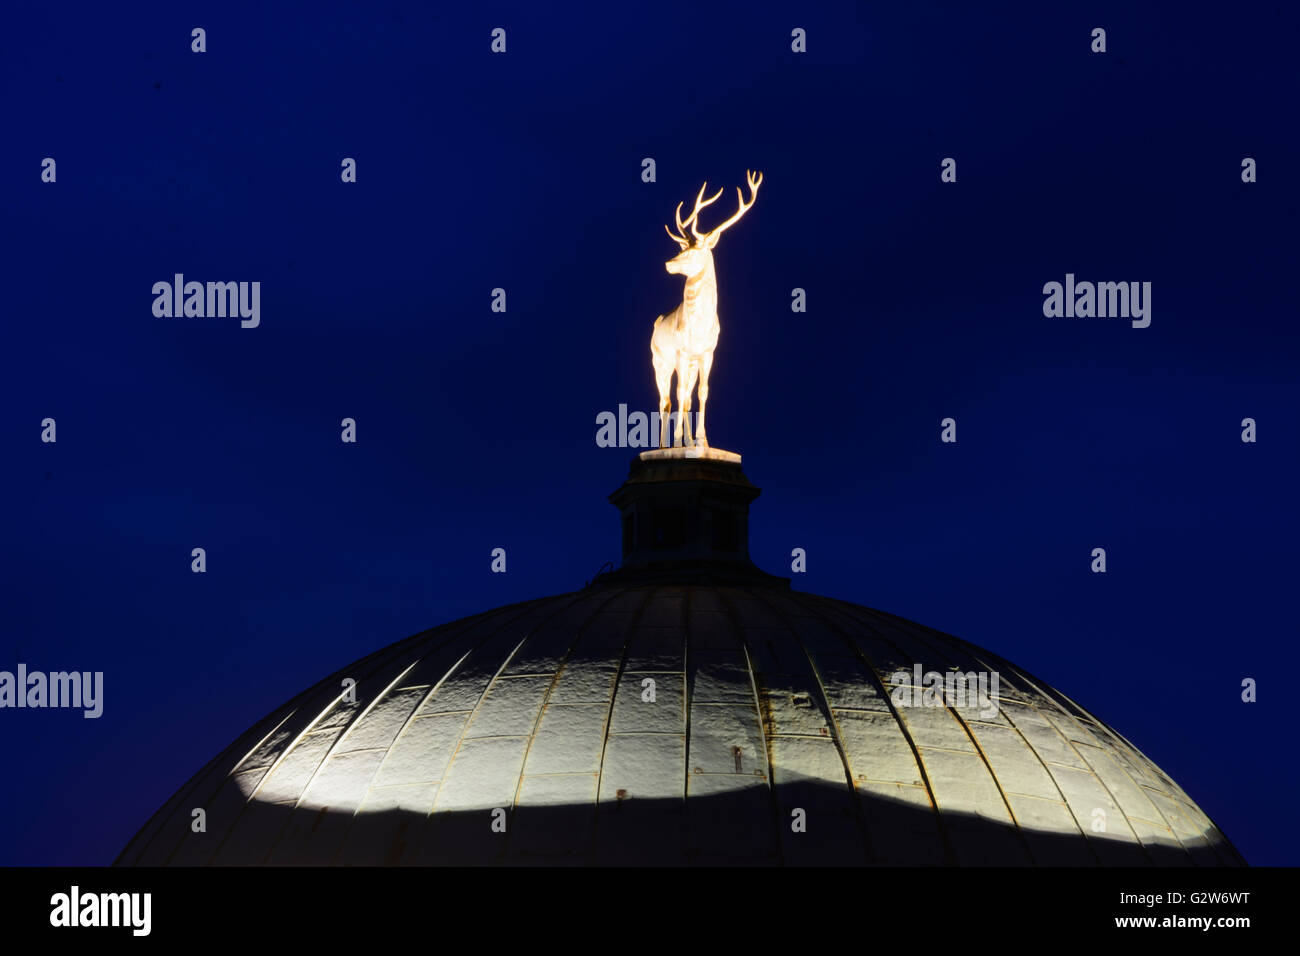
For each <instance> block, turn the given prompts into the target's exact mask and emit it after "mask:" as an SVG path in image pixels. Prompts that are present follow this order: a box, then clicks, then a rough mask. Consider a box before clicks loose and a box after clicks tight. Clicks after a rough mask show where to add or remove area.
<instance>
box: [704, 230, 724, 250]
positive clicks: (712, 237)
mask: <svg viewBox="0 0 1300 956" xmlns="http://www.w3.org/2000/svg"><path fill="white" fill-rule="evenodd" d="M721 238H722V233H720V232H711V233H709V234H708V235H707V236H705V237H704V242H703V243H701V245H703V246H704V248H705V249H713V248H714V247H715V246H717V244H718V240H719V239H721Z"/></svg>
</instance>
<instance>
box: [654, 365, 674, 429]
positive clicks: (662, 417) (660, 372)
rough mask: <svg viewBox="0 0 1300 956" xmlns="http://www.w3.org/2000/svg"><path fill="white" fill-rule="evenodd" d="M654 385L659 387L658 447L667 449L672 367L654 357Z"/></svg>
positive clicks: (671, 401)
mask: <svg viewBox="0 0 1300 956" xmlns="http://www.w3.org/2000/svg"><path fill="white" fill-rule="evenodd" d="M654 366H655V385H657V386H658V387H659V447H660V448H667V447H668V418H669V412H670V411H671V410H672V407H673V397H672V384H673V367H672V365H671V364H669V363H668V361H667V360H666V359H661V358H660V357H659V356H658V355H657V354H656V355H655V356H654Z"/></svg>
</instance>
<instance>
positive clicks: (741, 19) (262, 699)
mask: <svg viewBox="0 0 1300 956" xmlns="http://www.w3.org/2000/svg"><path fill="white" fill-rule="evenodd" d="M469 6H470V7H473V6H475V5H469ZM1132 6H1133V5H1132V4H1129V3H1100V4H1083V3H1059V2H1054V3H1042V4H1036V5H1033V6H1026V7H1024V8H1023V9H1021V10H1020V11H1019V12H1014V11H1011V10H1006V9H1001V8H986V7H985V6H984V5H972V4H952V5H944V6H942V7H936V6H933V5H925V7H924V8H920V7H918V6H917V5H913V4H898V5H876V4H872V5H868V4H851V3H838V4H816V5H814V6H813V7H809V6H807V5H804V4H796V3H782V4H772V3H751V4H734V5H730V4H729V5H725V6H714V5H710V6H709V8H708V9H700V8H699V7H698V6H697V5H696V4H689V3H687V4H676V5H674V4H665V3H663V2H658V3H654V4H635V5H615V6H607V7H606V8H605V9H603V10H601V11H600V12H593V11H591V10H588V11H584V12H565V11H562V10H556V9H554V5H552V4H514V5H505V4H499V3H493V4H489V5H486V6H484V7H482V8H478V9H464V8H457V9H447V8H446V7H445V5H442V4H403V5H395V4H387V3H354V4H339V3H312V4H304V5H302V6H301V7H298V8H290V7H287V6H284V5H274V9H272V8H271V6H270V5H265V4H249V5H238V4H232V3H224V2H223V3H220V4H198V5H187V4H177V3H154V4H132V5H129V6H128V7H121V6H118V5H100V4H97V5H93V6H92V5H79V4H72V5H67V4H57V5H54V6H50V5H36V4H22V5H19V6H16V7H14V8H13V9H12V10H10V11H8V12H7V13H6V16H5V20H6V21H7V22H6V24H5V26H6V29H5V30H4V31H3V32H2V33H0V75H2V76H3V102H4V105H5V118H4V128H5V136H4V148H3V149H2V150H0V183H2V184H3V187H2V188H0V202H2V203H3V210H4V224H5V230H4V232H5V243H4V244H5V249H4V257H3V261H4V263H5V267H6V268H5V270H4V273H5V274H4V309H3V314H4V317H5V321H4V329H5V335H6V341H5V347H4V349H3V354H4V356H5V362H4V374H3V376H2V379H3V381H2V382H0V390H2V392H3V406H2V412H3V414H0V447H2V448H3V449H4V452H5V454H4V468H3V481H4V500H5V502H6V507H5V509H4V520H3V525H0V532H2V534H3V541H4V549H3V553H4V568H3V582H4V585H3V589H2V591H0V669H3V670H13V669H14V668H15V666H16V665H17V664H18V663H20V662H21V663H25V664H26V665H27V667H28V668H29V669H39V670H46V671H55V670H71V669H76V670H84V671H103V672H104V681H105V701H104V715H103V716H102V717H101V718H100V719H98V720H86V719H83V717H82V716H81V713H80V712H79V711H67V710H64V711H59V710H44V711H40V710H36V711H33V710H9V709H5V710H0V758H2V761H3V762H2V766H3V768H4V769H3V775H2V777H0V821H3V822H0V864H106V863H109V862H111V861H112V859H113V858H114V857H115V856H116V854H117V852H118V851H119V850H120V849H121V848H122V846H123V845H124V844H125V843H126V841H127V840H128V839H129V838H130V836H131V835H132V834H133V833H134V832H135V831H136V830H137V829H138V828H139V827H140V826H141V825H142V824H143V823H144V822H145V821H146V820H147V819H148V817H149V816H150V814H152V813H153V811H154V810H155V809H157V808H158V807H159V806H160V805H161V804H162V803H163V802H164V801H165V800H166V799H167V798H168V797H169V796H170V795H171V794H172V793H173V792H174V791H175V790H176V788H177V787H179V786H180V785H181V784H182V783H184V782H185V781H186V780H187V779H188V778H189V777H190V776H191V775H192V774H193V773H194V772H196V771H197V770H198V769H199V768H200V767H201V766H202V765H203V764H204V763H205V762H206V761H207V760H208V759H209V758H210V757H211V756H213V755H214V754H215V753H217V752H218V751H219V750H220V749H222V748H223V747H225V746H226V745H227V744H229V743H230V742H231V741H232V740H234V738H235V737H236V736H237V735H238V734H239V733H241V732H242V731H244V730H245V729H246V728H247V727H248V726H249V725H251V724H252V723H254V722H255V721H256V720H257V719H259V718H261V717H262V716H263V715H265V714H266V713H267V712H268V711H270V710H272V709H273V708H275V707H277V706H278V705H280V704H281V703H283V702H284V701H285V700H287V699H289V698H290V697H292V696H293V695H295V694H297V693H298V692H299V691H300V690H302V689H304V688H305V687H307V686H308V685H309V684H311V683H314V682H315V681H317V680H319V679H320V678H322V677H323V676H325V675H326V674H328V673H331V672H333V671H335V670H337V669H338V668H340V667H342V666H344V665H345V664H347V663H348V662H349V661H351V660H354V659H356V658H359V657H361V656H362V655H364V654H367V653H369V652H370V651H372V650H375V649H377V648H379V647H381V646H383V645H386V644H389V643H392V642H394V641H396V640H398V639H400V638H403V637H406V636H408V635H410V634H412V633H415V632H417V631H420V630H423V629H425V628H427V627H430V626H432V625H435V624H439V623H442V622H445V621H448V620H451V619H454V618H457V617H461V616H464V615H467V614H471V613H476V612H478V611H482V610H486V609H488V608H491V607H493V606H496V605H500V604H505V603H510V602H515V601H520V600H525V599H528V598H533V597H538V596H542V595H546V594H551V593H557V592H563V591H570V590H573V589H576V588H580V587H582V585H583V584H584V582H586V581H588V580H589V579H590V578H591V577H592V576H593V575H594V574H595V573H596V572H597V570H598V569H599V568H600V567H601V565H602V564H604V563H605V562H607V561H614V562H617V560H618V556H619V532H618V515H617V512H616V511H615V510H614V508H613V507H611V506H610V505H609V504H608V503H607V502H606V500H605V496H606V495H608V494H609V493H610V492H611V491H613V490H614V489H615V488H616V487H617V486H618V485H619V484H620V483H621V482H622V481H623V479H624V478H625V477H626V474H627V468H628V463H629V460H630V459H631V457H632V456H633V454H634V451H633V450H632V449H627V448H622V449H620V448H600V447H598V446H597V444H596V441H595V434H596V425H595V422H596V416H597V415H598V414H599V413H600V412H601V411H605V410H615V411H616V410H617V408H618V406H619V404H620V403H626V404H628V405H629V407H631V408H633V409H645V410H649V409H651V408H652V407H653V406H654V403H655V392H654V383H653V378H652V375H651V370H650V361H649V341H650V333H651V326H652V323H653V321H654V319H655V317H656V316H657V315H659V314H660V313H662V312H666V311H669V310H671V309H672V308H673V307H674V306H675V304H676V303H677V302H678V301H679V299H680V295H681V292H682V279H681V278H680V277H677V276H670V275H668V274H667V273H666V272H665V270H664V267H663V262H664V261H665V260H666V259H668V258H670V257H671V256H672V255H674V254H675V253H676V251H677V249H676V247H675V246H674V245H673V244H672V243H671V242H670V241H669V240H668V238H667V237H666V236H665V235H664V232H663V228H662V227H663V224H664V223H665V222H670V221H671V217H672V212H673V208H674V206H675V205H676V204H677V203H678V202H679V201H680V200H688V206H689V199H690V198H691V197H693V196H694V194H695V192H696V190H697V189H698V188H699V186H700V183H701V182H702V181H703V180H706V179H707V180H708V181H709V183H710V186H711V188H716V187H717V186H726V187H727V188H726V191H725V193H724V195H723V198H722V199H721V200H720V201H719V203H718V207H717V211H718V212H719V214H720V215H728V214H730V211H731V210H732V209H734V204H735V189H734V187H735V186H736V185H739V184H741V183H742V182H743V181H744V172H745V170H746V169H747V168H750V169H760V170H762V171H763V174H764V182H763V186H762V189H761V191H760V193H759V196H758V201H757V203H756V205H755V207H754V209H753V210H752V212H751V213H750V214H749V215H748V216H747V217H746V218H745V219H744V220H742V221H741V223H739V224H738V225H737V226H736V227H735V228H734V229H732V230H730V231H729V232H728V233H727V234H726V235H725V236H724V237H723V239H722V242H721V243H720V245H719V247H718V250H717V253H716V261H717V269H718V282H719V287H720V296H721V305H720V308H719V313H720V317H721V322H722V337H721V341H720V343H719V345H718V349H717V353H716V362H715V365H714V370H713V377H712V382H711V385H712V390H711V396H710V401H709V413H708V422H709V437H710V439H711V441H712V443H713V444H714V445H716V446H718V447H721V448H726V449H732V450H735V451H739V452H741V453H742V454H743V455H744V458H745V471H746V473H747V474H748V476H749V477H750V479H751V480H752V481H754V483H755V484H757V485H759V486H761V487H762V488H763V495H762V497H760V498H759V499H758V501H757V502H755V504H754V506H753V509H752V519H751V534H752V553H753V557H754V559H755V561H756V562H757V563H758V564H759V565H760V566H761V567H763V568H765V569H766V570H768V571H771V572H773V573H778V574H790V553H791V549H793V548H796V547H802V548H805V549H806V550H807V554H808V570H807V573H806V574H801V575H794V586H795V587H796V588H798V589H799V590H803V591H810V592H814V593H820V594H826V595H831V596H834V597H839V598H844V599H847V600H851V601H855V602H858V603H861V604H865V605H868V606H871V607H877V608H880V609H882V610H886V611H890V612H893V613H895V614H899V615H902V616H904V617H908V618H912V619H914V620H917V621H919V622H921V623H923V624H926V625H929V626H932V627H936V628H939V629H942V630H945V631H948V632H951V633H954V634H957V635H959V636H961V637H963V638H966V639H967V640H970V641H973V642H975V643H977V644H980V645H982V646H985V647H987V648H990V649H992V650H994V651H996V652H997V653H999V654H1001V655H1003V656H1005V657H1008V658H1009V659H1011V660H1013V661H1015V662H1016V663H1017V664H1019V665H1020V666H1022V667H1024V668H1025V669H1026V670H1028V671H1030V672H1031V673H1034V674H1036V675H1038V676H1040V677H1042V678H1043V679H1045V680H1047V681H1049V682H1051V683H1052V684H1054V685H1055V686H1056V687H1058V688H1059V689H1061V690H1062V691H1063V692H1064V693H1066V694H1067V695H1069V696H1070V697H1072V698H1073V699H1075V700H1076V701H1078V702H1079V703H1080V704H1081V705H1083V706H1084V707H1087V708H1089V709H1090V710H1092V711H1093V712H1094V713H1095V714H1097V715H1098V716H1099V717H1100V718H1102V719H1103V720H1105V721H1106V722H1108V723H1109V724H1111V725H1112V726H1113V727H1115V728H1116V729H1117V730H1119V731H1120V732H1121V733H1122V734H1124V735H1125V736H1126V737H1127V738H1128V739H1129V740H1130V741H1132V742H1133V743H1134V744H1135V745H1136V746H1137V747H1138V748H1139V749H1141V750H1142V751H1143V752H1144V753H1146V754H1147V755H1148V756H1149V757H1150V758H1151V759H1152V760H1154V761H1155V762H1156V763H1157V764H1158V765H1159V766H1160V767H1161V768H1162V769H1163V770H1165V771H1166V772H1167V773H1168V774H1170V775H1171V776H1172V777H1173V778H1174V779H1175V780H1176V781H1177V782H1178V783H1179V784H1180V785H1181V786H1182V787H1183V788H1184V789H1185V790H1186V791H1187V792H1188V793H1189V794H1190V795H1191V797H1192V798H1193V799H1194V800H1196V801H1197V802H1198V803H1199V804H1200V806H1201V807H1202V808H1203V809H1204V810H1205V811H1206V813H1208V814H1209V815H1210V817H1211V818H1212V819H1213V820H1214V821H1215V822H1216V823H1217V824H1218V825H1219V826H1220V827H1221V828H1222V829H1223V830H1224V832H1225V833H1226V834H1227V836H1228V837H1229V839H1231V840H1233V841H1234V842H1235V843H1236V845H1237V846H1238V847H1239V848H1240V850H1241V851H1242V853H1243V854H1244V855H1245V857H1246V858H1247V860H1249V861H1250V862H1252V863H1255V864H1296V863H1300V835H1297V832H1296V830H1295V828H1294V826H1292V825H1291V823H1290V821H1291V820H1292V819H1293V817H1294V806H1295V801H1296V798H1297V796H1298V795H1300V793H1298V784H1300V775H1298V773H1297V769H1296V745H1295V736H1294V732H1293V731H1292V730H1291V729H1290V724H1291V720H1290V718H1289V717H1287V716H1286V715H1287V714H1290V713H1292V706H1293V703H1294V700H1293V695H1294V692H1295V684H1296V681H1295V677H1294V675H1291V674H1290V673H1289V670H1288V668H1290V667H1291V666H1292V663H1293V660H1294V655H1293V654H1292V653H1291V652H1292V651H1293V649H1294V647H1295V644H1296V640H1297V633H1296V625H1295V594H1296V579H1297V572H1300V558H1298V557H1297V551H1296V542H1297V539H1298V534H1297V532H1298V531H1300V517H1298V515H1300V509H1298V508H1297V506H1296V499H1295V495H1296V488H1297V484H1298V483H1297V472H1298V465H1300V452H1298V451H1297V449H1298V448H1300V444H1298V441H1300V435H1298V434H1297V423H1296V418H1297V410H1298V409H1300V389H1298V388H1297V369H1298V368H1300V333H1298V332H1297V327H1296V324H1295V323H1296V315H1297V311H1296V283H1295V279H1294V277H1295V275H1296V272H1295V263H1296V252H1297V243H1296V239H1295V236H1296V226H1297V216H1296V206H1297V203H1296V192H1297V190H1296V185H1295V183H1296V180H1297V169H1298V165H1297V164H1298V162H1300V155H1298V151H1297V146H1298V145H1300V144H1298V137H1297V134H1296V127H1295V117H1294V103H1295V100H1296V93H1297V83H1296V68H1295V59H1294V50H1293V44H1294V37H1295V35H1296V27H1297V21H1296V16H1295V13H1294V11H1293V10H1291V9H1289V8H1288V7H1287V5H1283V4H1273V3H1266V4H1262V5H1257V6H1250V7H1247V8H1241V7H1234V6H1232V5H1223V6H1216V7H1205V8H1204V9H1200V8H1197V7H1196V6H1195V5H1191V6H1189V5H1177V6H1172V5H1171V6H1168V7H1167V8H1166V11H1165V12H1134V11H1133V10H1132ZM196 26H200V27H203V28H204V29H205V30H206V31H207V46H208V51H207V52H206V53H203V54H196V53H192V52H191V51H190V42H191V41H190V31H191V29H192V28H193V27H196ZM1098 26H1100V27H1104V28H1105V29H1106V31H1107V47H1108V49H1107V52H1106V53H1105V54H1093V53H1091V52H1090V49H1089V46H1090V42H1091V40H1090V34H1091V31H1092V29H1093V28H1094V27H1098ZM494 27H503V28H505V29H506V31H507V38H508V39H507V53H506V54H505V55H494V54H492V53H491V52H490V49H489V46H490V42H491V36H490V33H491V30H492V29H493V28H494ZM795 27H802V28H804V29H806V30H807V35H808V52H807V53H806V54H802V55H801V54H796V53H793V52H791V50H790V31H791V30H792V29H793V28H795ZM47 156H48V157H52V158H54V159H55V160H56V162H57V182H56V183H53V184H49V183H42V182H41V178H40V176H41V160H42V159H43V158H44V157H47ZM344 157H353V158H355V159H356V161H357V171H358V175H357V179H358V181H357V182H356V183H355V184H344V183H342V182H341V181H340V162H341V160H342V159H343V158H344ZM645 157H653V158H654V159H655V160H656V163H657V181H656V182H654V183H645V182H642V180H641V161H642V159H643V158H645ZM944 157H953V158H955V159H956V160H957V175H958V179H957V182H956V183H941V182H940V162H941V160H942V159H943V158H944ZM1243 157H1253V158H1254V159H1256V161H1257V163H1258V182H1256V183H1253V184H1246V183H1243V182H1242V179H1241V161H1242V159H1243ZM707 221H708V219H707V213H706V222H707ZM176 273H183V274H185V275H186V277H187V278H188V279H194V280H199V281H227V280H244V281H252V280H256V281H259V282H261V324H260V326H259V327H258V328H256V329H244V328H241V327H240V323H239V321H238V319H231V318H157V317H155V316H154V315H153V312H152V302H153V296H152V294H151V291H150V290H151V288H152V286H153V284H154V283H155V282H158V281H162V280H167V281H170V280H171V279H172V277H173V275H174V274H176ZM1067 273H1073V274H1074V275H1075V276H1076V277H1077V278H1078V279H1079V280H1090V281H1149V282H1150V283H1151V284H1152V302H1151V306H1152V311H1151V319H1152V321H1151V325H1150V327H1149V328H1145V329H1136V328H1132V327H1131V325H1130V323H1129V322H1128V321H1127V320H1124V319H1097V318H1093V319H1077V318H1071V319H1067V318H1046V317H1044V315H1043V308H1042V307H1043V292H1042V288H1043V285H1044V283H1047V282H1051V281H1057V282H1062V281H1064V278H1065V276H1066V274H1067ZM497 287H501V288H504V289H505V290H506V293H507V311H506V312H505V313H499V312H493V311H492V310H491V308H490V305H491V292H492V290H493V289H494V288H497ZM795 287H799V288H803V289H805V290H806V292H807V305H808V310H807V312H806V313H802V314H799V313H793V312H792V311H791V309H790V296H791V290H792V289H793V288H795ZM47 417H50V418H54V419H55V420H56V422H57V437H58V440H57V443H55V444H47V443H42V441H41V440H40V433H41V426H40V423H41V421H42V419H44V418H47ZM345 417H351V418H354V419H355V420H356V422H357V437H358V441H357V442H356V443H355V444H344V443H342V442H341V441H340V431H341V428H340V422H341V420H342V419H343V418H345ZM946 417H953V418H955V419H956V421H957V427H958V442H957V443H956V444H955V445H953V444H943V443H941V442H940V441H939V433H940V421H941V420H942V419H943V418H946ZM1246 417H1250V418H1254V419H1255V420H1256V422H1257V423H1258V441H1257V442H1256V443H1254V444H1247V443H1243V442H1242V441H1241V437H1240V436H1241V430H1242V429H1241V421H1242V419H1243V418H1246ZM195 547H202V548H205V549H206V552H207V572H206V573H204V574H194V573H191V571H190V562H191V557H190V553H191V549H193V548H195ZM496 547H503V548H505V549H506V550H507V554H508V571H507V573H506V574H493V573H491V571H490V552H491V551H492V549H493V548H496ZM1095 547H1104V548H1105V549H1106V552H1107V573H1105V574H1104V575H1102V574H1093V573H1091V572H1090V570H1089V566H1090V563H1091V560H1092V559H1091V552H1092V549H1093V548H1095ZM1247 677H1250V678H1254V679H1256V680H1257V681H1258V682H1259V689H1258V697H1259V699H1258V702H1257V703H1253V704H1246V703H1243V702H1242V701H1241V682H1242V680H1243V679H1244V678H1247Z"/></svg>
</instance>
